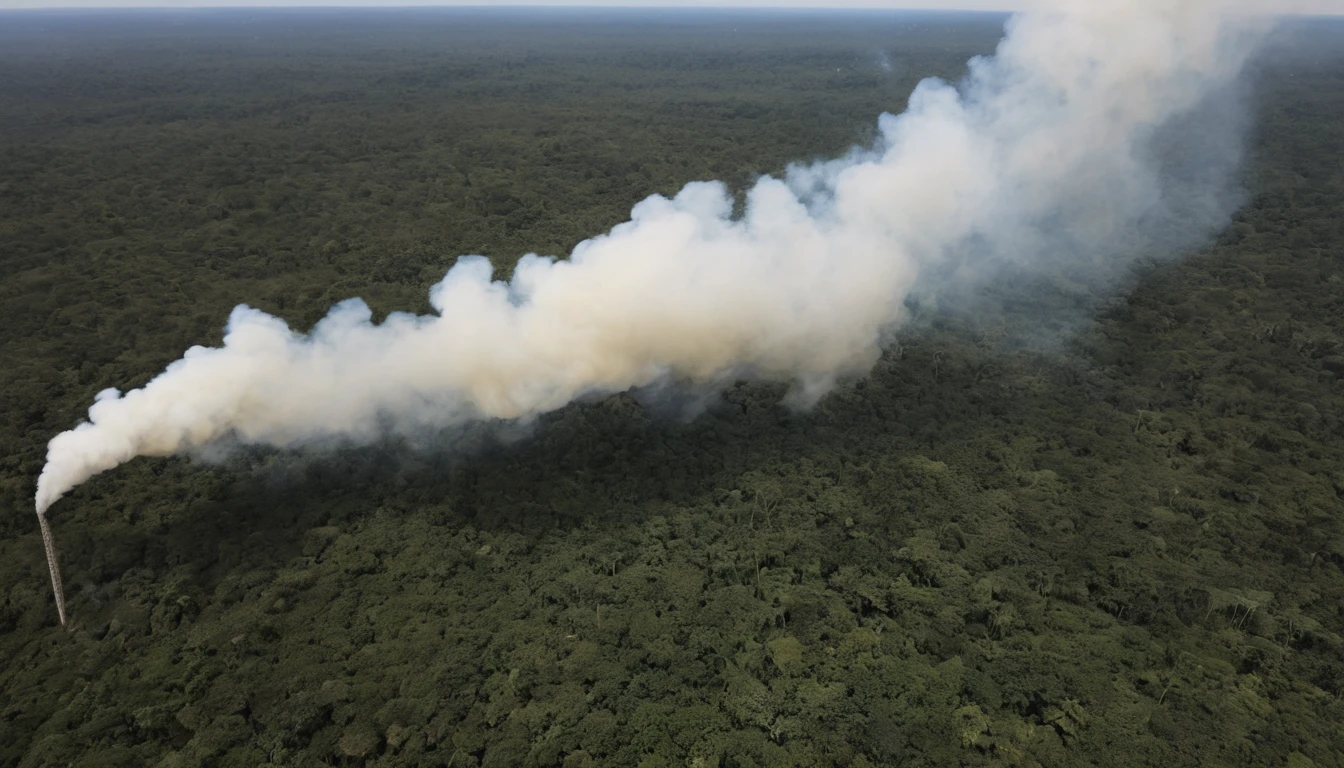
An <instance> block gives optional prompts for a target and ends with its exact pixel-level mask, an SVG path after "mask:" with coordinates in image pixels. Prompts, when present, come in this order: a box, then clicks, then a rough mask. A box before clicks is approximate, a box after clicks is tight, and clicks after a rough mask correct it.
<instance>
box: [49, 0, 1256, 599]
mask: <svg viewBox="0 0 1344 768" xmlns="http://www.w3.org/2000/svg"><path fill="white" fill-rule="evenodd" d="M1246 10H1247V8H1246V6H1245V5H1244V4H1237V5H1235V6H1234V5H1233V4H1231V3H1229V2H1217V1H1216V0H1127V1H1124V2H1121V1H1120V0H1114V2H1105V1H1098V2H1078V1H1076V0H1057V2H1052V3H1047V4H1045V5H1044V7H1041V8H1040V9H1039V10H1034V11H1032V12H1029V13H1025V14H1022V15H1018V16H1015V17H1013V18H1012V19H1011V20H1010V21H1009V23H1008V26H1007V29H1006V34H1005V37H1004V39H1003V41H1002V42H1001V43H1000V45H999V48H998V50H997V52H996V53H995V54H994V55H993V56H991V57H983V58H977V59H974V60H972V62H971V63H970V69H969V74H968V75H967V77H966V79H965V80H964V81H962V82H961V83H960V84H958V85H956V86H953V85H950V84H947V83H944V82H941V81H938V80H928V81H925V82H923V83H922V84H920V85H919V87H918V88H917V89H916V90H915V92H914V94H913V95H912V96H911V98H910V102H909V105H908V109H907V110H906V111H905V112H904V113H903V114H900V115H890V114H887V115H882V116H881V118H880V119H879V128H880V138H879V139H878V141H877V142H876V144H875V146H873V147H871V148H866V149H862V150H856V151H855V152H853V153H851V154H850V155H849V156H847V157H845V158H842V159H839V160H833V161H829V162H822V163H815V164H810V165H797V166H794V167H791V168H790V169H789V171H788V172H787V173H786V174H785V175H784V176H783V177H781V178H775V177H764V178H762V179H760V181H759V182H758V183H757V184H756V185H755V186H754V187H753V188H752V189H750V190H749V192H748V193H747V196H746V206H745V211H744V213H743V214H742V215H741V216H740V217H736V218H735V217H734V216H733V208H734V205H733V203H734V201H733V198H732V196H731V195H730V194H729V193H728V191H727V189H726V187H725V186H724V185H723V184H722V183H719V182H697V183H692V184H688V185H687V186H686V187H685V188H684V189H682V191H681V192H680V193H678V194H677V195H676V196H675V197H673V198H670V199H669V198H664V197H660V196H654V197H650V198H648V199H646V200H644V201H643V202H641V203H639V204H638V205H636V206H635V207H634V209H633V211H632V212H631V217H630V220H629V221H627V222H625V223H623V224H621V225H619V226H617V227H615V228H613V229H612V230H611V231H610V232H608V233H606V234H603V235H599V236H597V237H594V238H592V239H590V240H587V241H585V242H583V243H581V244H579V245H578V246H577V247H576V248H575V249H574V251H573V253H572V254H570V257H569V258H568V259H566V260H557V259H554V258H549V257H543V256H537V255H528V256H525V257H523V259H522V260H520V261H519V263H518V266H517V268H516V270H515V272H514V274H513V277H512V279H511V280H510V281H508V282H507V283H506V282H493V281H492V280H491V273H492V270H491V266H490V264H489V262H488V261H486V260H485V259H484V258H482V257H479V256H471V257H464V258H461V259H459V260H458V262H457V264H456V265H455V266H454V267H453V268H452V269H451V270H449V271H448V273H447V274H446V276H445V277H444V278H443V280H442V281H441V282H439V283H438V284H437V285H435V286H434V287H433V288H432V289H431V291H430V300H431V304H432V306H433V307H434V310H435V313H434V314H431V315H427V316H413V315H409V314H404V313H399V314H393V315H390V316H389V317H388V318H387V319H386V320H385V321H384V322H383V323H381V324H374V323H373V322H372V321H371V313H370V311H369V308H368V307H367V306H366V305H365V304H364V303H363V302H362V301H360V300H358V299H351V300H348V301H345V302H342V303H340V304H337V305H336V306H334V307H333V308H332V309H331V311H330V312H329V314H328V315H327V317H326V318H325V319H323V320H322V321H321V322H320V323H319V324H318V325H317V326H316V327H314V328H313V330H312V331H311V332H310V333H308V334H302V333H297V332H295V331H293V330H292V329H290V328H289V327H288V326H287V325H286V324H285V322H284V321H282V320H280V319H279V318H276V317H273V316H270V315H268V314H266V313H264V312H261V311H258V310H256V309H252V308H249V307H247V306H239V307H237V308H236V309H235V310H234V311H233V313H232V314H231V315H230V317H229V319H228V325H227V329H226V333H225V337H224V343H223V346H221V347H218V348H206V347H193V348H191V349H189V350H187V352H186V353H185V355H184V356H183V357H182V359H180V360H178V361H176V362H174V363H173V364H172V365H170V366H168V368H167V369H166V370H165V371H163V372H162V373H161V374H159V375H158V376H157V377H156V378H155V379H153V380H152V381H150V382H149V383H148V384H146V385H145V386H144V387H142V388H140V389H136V390H132V391H129V392H126V393H124V394H123V393H121V392H118V391H117V390H113V389H109V390H106V391H104V392H102V393H100V394H99V395H98V396H97V398H96V402H95V403H94V404H93V406H92V407H91V408H90V409H89V414H88V421H87V422H85V423H82V424H80V425H78V426H77V427H75V428H74V429H71V430H69V431H67V432H62V433H61V434H59V435H57V436H55V437H54V438H53V439H52V440H51V442H50V444H49V446H48V454H47V463H46V466H45V467H44V469H43V470H42V474H41V476H40V478H39V480H38V486H37V494H36V499H35V501H36V509H37V513H38V515H39V516H43V515H45V513H46V511H47V510H48V508H50V507H51V505H52V504H53V503H55V502H56V501H57V500H58V499H60V498H61V497H62V496H63V495H64V494H66V493H67V492H68V491H70V489H72V488H74V487H75V486H77V485H78V484H80V483H82V482H84V481H85V480H87V479H88V478H90V477H92V476H93V475H95V474H97V473H100V472H103V471H106V470H109V469H112V468H114V467H116V466H118V465H119V464H122V463H124V462H126V461H128V460H130V459H132V458H134V457H137V456H167V455H172V454H180V453H190V452H193V451H198V450H201V449H204V448H207V447H210V446H212V445H217V444H218V443H219V442H220V441H221V440H225V439H228V440H230V441H235V440H236V441H238V442H241V443H244V444H264V445H270V446H276V447H296V446H302V445H305V444H309V443H312V442H314V441H320V440H330V439H333V438H336V439H341V440H348V441H353V442H365V441H371V440H373V439H376V438H378V437H379V436H382V435H385V434H386V433H387V432H388V431H389V430H391V431H393V432H407V433H409V432H411V431H414V430H419V429H423V428H426V427H431V428H438V427H446V426H452V425H454V424H460V423H465V422H470V421H472V420H478V419H526V418H529V417H533V416H536V415H538V414H542V413H545V412H548V411H551V410H554V409H557V408H560V407H561V406H563V405H565V404H566V403H569V402H571V401H572V400H574V399H575V398H576V397H580V396H585V395H592V394H603V393H615V392H620V391H624V390H628V389H631V388H634V387H642V386H647V385H650V384H653V383H656V382H659V381H665V380H675V381H680V382H690V383H694V384H697V385H714V384H717V383H721V382H729V381H731V380H733V379H736V378H743V377H749V378H756V379H764V380H774V381H788V382H792V384H793V390H792V394H791V395H790V397H791V399H793V400H794V401H796V402H797V403H799V404H802V405H806V404H809V403H811V402H814V401H815V400H816V399H817V398H819V397H821V396H822V395H824V394H825V393H826V392H827V391H828V390H829V388H831V387H832V386H833V385H834V383H835V382H836V381H837V380H838V379H840V378H843V377H848V376H856V375H862V374H864V373H866V372H867V371H868V370H869V369H870V368H871V366H872V365H873V363H874V362H875V361H876V359H877V357H878V356H879V354H880V348H881V344H882V341H883V339H884V338H887V337H888V335H889V334H890V333H891V332H892V331H893V330H894V329H896V328H898V327H899V326H900V325H901V323H902V322H903V320H904V312H905V310H904V306H905V301H906V298H907V297H908V296H909V295H910V294H911V292H912V291H916V290H918V291H935V292H936V291H937V290H938V287H939V286H938V284H935V283H934V282H933V280H934V278H933V276H938V279H939V280H944V279H948V277H949V276H951V278H952V279H955V280H962V281H972V282H973V281H976V280H984V279H986V277H987V276H989V275H992V274H993V271H994V269H995V268H996V267H997V266H998V265H1001V264H1005V263H1011V264H1013V265H1014V266H1015V267H1018V268H1023V267H1025V268H1027V269H1039V270H1048V269H1055V268H1059V267H1060V266H1061V265H1064V266H1070V267H1078V266H1079V265H1082V266H1083V267H1088V266H1089V265H1090V264H1092V263H1094V262H1095V263H1097V264H1098V265H1099V266H1098V268H1103V267H1105V268H1113V267H1114V264H1103V262H1106V261H1107V259H1110V258H1113V257H1114V258H1118V256H1116V254H1118V253H1120V249H1117V248H1116V247H1115V243H1117V242H1119V241H1122V240H1123V241H1127V242H1132V241H1134V237H1135V235H1134V233H1135V232H1141V231H1145V230H1155V229H1158V228H1161V227H1164V226H1169V225H1170V223H1171V221H1172V217H1173V216H1176V215H1178V214H1179V218H1181V219H1182V220H1184V221H1187V222H1189V223H1190V225H1191V227H1192V228H1193V229H1197V230H1200V232H1199V234H1208V232H1209V231H1211V230H1212V228H1215V227H1217V226H1220V225H1221V224H1222V223H1224V222H1225V221H1226V216H1227V215H1228V214H1229V213H1230V211H1231V205H1232V201H1233V200H1235V196H1234V195H1230V194H1229V189H1228V186H1229V185H1228V179H1229V178H1230V177H1231V173H1230V172H1231V171H1232V170H1233V169H1235V167H1236V165H1237V162H1238V157H1239V142H1238V139H1239V136H1237V135H1235V133H1236V129H1235V127H1228V128H1227V129H1226V131H1227V133H1226V135H1223V136H1222V137H1221V138H1220V137H1219V136H1217V135H1212V136H1209V137H1206V139H1207V141H1206V142H1205V143H1206V145H1208V146H1215V147H1219V148H1226V151H1225V152H1224V151H1220V152H1219V153H1218V155H1217V156H1216V157H1214V158H1213V159H1212V162H1213V164H1214V165H1215V166H1217V167H1214V168H1205V169H1202V170H1201V171H1200V172H1198V173H1185V174H1183V175H1179V177H1172V176H1171V175H1170V174H1169V169H1168V168H1167V167H1166V166H1165V165H1164V161H1163V159H1162V158H1161V157H1160V152H1158V151H1157V149H1156V146H1155V142H1156V140H1157V137H1158V136H1160V135H1161V134H1162V132H1163V131H1164V130H1167V129H1168V127H1170V126H1172V125H1175V124H1178V123H1179V122H1180V121H1182V120H1187V119H1189V117H1190V116H1191V115H1192V114H1194V113H1196V112H1197V111H1198V110H1199V109H1200V108H1201V106H1202V105H1204V104H1205V103H1206V101H1207V100H1208V99H1209V98H1210V97H1211V96H1212V95H1215V94H1217V93H1220V92H1222V91H1224V90H1226V89H1228V88H1229V87H1230V86H1231V85H1232V84H1233V83H1234V81H1235V80H1236V78H1237V76H1238V74H1239V73H1240V72H1241V70H1242V69H1243V67H1244V65H1245V63H1246V60H1247V58H1248V56H1249V55H1250V54H1251V53H1252V51H1253V49H1254V47H1255V46H1254V44H1255V42H1256V40H1257V39H1258V38H1259V36H1260V33H1261V32H1262V31H1263V27H1264V24H1263V22H1262V20H1260V19H1259V18H1258V17H1256V16H1253V15H1251V14H1248V13H1246ZM1232 122H1235V121H1232ZM1061 233H1066V234H1061ZM971 243H973V244H974V247H971V246H969V245H968V244H971ZM1061 243H1066V244H1067V248H1064V247H1061ZM1071 258H1072V259H1075V261H1073V262H1070V261H1068V260H1069V259H1071ZM43 522H44V523H45V520H43ZM48 552H51V553H54V549H53V548H51V547H50V546H49V547H48ZM52 575H53V581H54V582H58V579H59V575H58V572H57V571H56V569H55V564H54V563H53V572H52ZM56 588H57V591H58V598H59V585H58V583H57V584H56ZM63 614H64V612H63V611H62V615H63Z"/></svg>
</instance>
